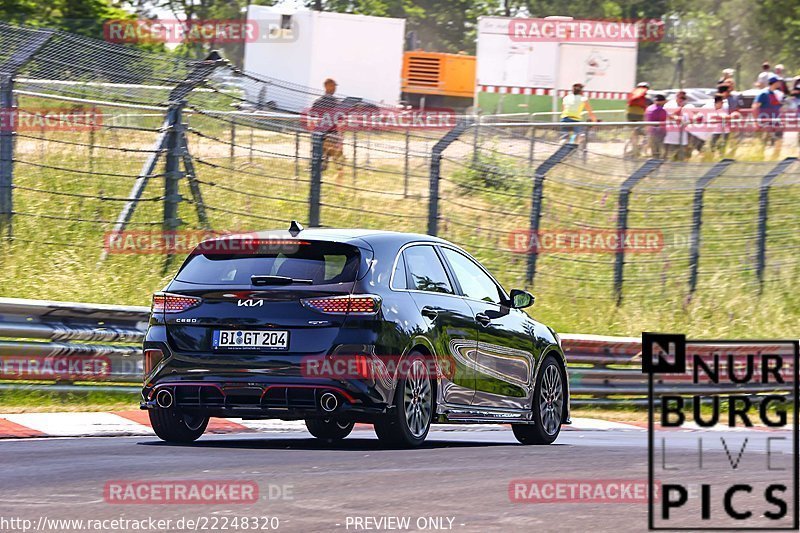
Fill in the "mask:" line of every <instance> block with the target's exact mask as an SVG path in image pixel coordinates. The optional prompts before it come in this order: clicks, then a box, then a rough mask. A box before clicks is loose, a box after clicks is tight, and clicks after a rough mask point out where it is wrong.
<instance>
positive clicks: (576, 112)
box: [561, 63, 800, 160]
mask: <svg viewBox="0 0 800 533" xmlns="http://www.w3.org/2000/svg"><path fill="white" fill-rule="evenodd" d="M734 74H735V72H734V70H733V69H725V70H723V71H722V76H721V77H720V78H719V80H717V86H716V93H715V94H714V95H713V99H711V100H710V101H708V102H707V103H705V104H704V105H702V106H700V107H695V106H692V105H690V104H689V99H688V95H687V93H686V91H683V90H680V91H677V92H676V93H675V94H674V95H673V97H672V98H671V99H669V100H668V99H667V97H666V95H664V94H663V93H659V92H653V91H651V90H650V85H649V84H648V83H647V82H641V83H639V84H638V85H637V86H636V87H635V88H634V89H633V90H632V91H631V92H630V93H629V95H628V99H627V107H626V113H627V121H628V122H642V121H644V122H661V123H663V125H657V126H655V125H651V126H648V127H647V130H646V136H645V129H644V128H643V127H635V128H634V129H633V131H632V133H631V140H630V146H631V147H632V149H631V151H630V155H633V156H638V155H640V154H641V153H642V152H644V151H645V149H648V150H649V152H650V154H651V156H652V157H654V158H659V159H661V158H663V159H669V158H674V159H677V160H685V159H687V158H688V157H689V156H690V155H691V152H692V151H693V150H697V151H703V150H705V149H706V147H707V148H709V149H710V152H711V153H715V152H720V153H722V154H726V153H727V155H732V154H733V153H734V152H735V150H736V145H737V144H738V142H737V141H738V140H739V139H740V138H741V135H742V134H743V132H746V131H756V132H757V133H758V134H759V135H760V136H761V139H762V141H763V143H762V145H761V146H762V149H763V147H766V146H767V145H770V146H773V147H774V148H775V151H776V153H780V150H781V147H782V146H781V145H782V139H783V132H784V130H785V129H787V127H791V124H793V125H794V126H797V125H798V124H799V123H800V120H798V118H799V117H800V77H798V78H795V79H794V80H790V81H789V82H787V80H786V79H785V78H784V76H783V74H784V69H783V65H776V66H775V68H774V69H772V68H771V67H770V65H769V64H768V63H764V64H763V65H762V72H761V73H760V74H759V75H758V78H757V80H756V82H755V84H754V86H755V87H756V88H758V89H760V91H759V92H758V94H757V95H755V97H754V99H753V102H752V105H751V107H750V109H749V110H746V109H744V104H743V99H742V97H741V95H740V94H739V93H736V92H735V90H736V84H735V81H734ZM562 109H563V111H562V115H561V121H562V122H580V121H582V120H583V116H584V114H586V115H588V117H589V119H590V120H592V121H596V120H597V118H596V117H595V115H594V112H593V110H592V107H591V105H590V104H589V101H588V99H587V98H586V97H585V96H584V95H583V85H582V84H580V83H576V84H575V85H573V88H572V93H571V94H568V95H567V96H565V97H564V99H563V100H562ZM787 118H790V119H792V120H793V122H792V123H789V122H787ZM750 126H752V129H748V128H750ZM575 128H576V126H572V127H570V129H571V130H572V131H573V135H574V132H575V131H577V130H576V129H575Z"/></svg>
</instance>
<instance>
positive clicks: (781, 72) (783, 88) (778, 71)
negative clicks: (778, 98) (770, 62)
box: [775, 65, 789, 95]
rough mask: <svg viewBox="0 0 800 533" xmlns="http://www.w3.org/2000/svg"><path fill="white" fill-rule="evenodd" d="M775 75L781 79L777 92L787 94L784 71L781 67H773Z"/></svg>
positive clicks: (787, 88)
mask: <svg viewBox="0 0 800 533" xmlns="http://www.w3.org/2000/svg"><path fill="white" fill-rule="evenodd" d="M775 75H776V76H778V77H779V78H780V79H781V84H780V85H779V86H778V90H779V91H781V92H782V93H783V94H784V95H788V94H789V87H787V85H786V79H785V78H784V75H785V74H784V70H783V65H775Z"/></svg>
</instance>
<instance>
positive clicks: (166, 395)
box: [156, 389, 339, 413]
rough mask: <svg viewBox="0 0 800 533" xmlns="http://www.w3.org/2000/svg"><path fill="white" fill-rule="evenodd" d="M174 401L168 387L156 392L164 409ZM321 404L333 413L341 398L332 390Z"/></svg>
mask: <svg viewBox="0 0 800 533" xmlns="http://www.w3.org/2000/svg"><path fill="white" fill-rule="evenodd" d="M174 402H175V399H174V398H173V396H172V392H170V391H169V390H168V389H161V390H160V391H158V392H157V393H156V405H158V406H159V407H161V408H162V409H169V408H170V407H172V404H173V403H174ZM319 406H320V407H321V408H322V410H323V411H325V412H326V413H332V412H334V411H335V410H336V408H337V407H339V398H337V397H336V395H335V394H333V393H332V392H324V393H322V396H320V398H319Z"/></svg>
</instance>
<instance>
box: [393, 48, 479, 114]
mask: <svg viewBox="0 0 800 533" xmlns="http://www.w3.org/2000/svg"><path fill="white" fill-rule="evenodd" d="M402 92H403V99H404V100H405V101H406V102H407V103H409V104H410V105H411V106H413V107H416V108H424V107H451V108H453V109H465V108H467V107H470V106H471V105H472V104H473V101H474V98H475V56H470V55H466V54H445V53H441V52H425V51H423V50H414V51H411V52H405V54H403V77H402Z"/></svg>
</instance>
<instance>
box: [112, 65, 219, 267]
mask: <svg viewBox="0 0 800 533" xmlns="http://www.w3.org/2000/svg"><path fill="white" fill-rule="evenodd" d="M223 61H224V60H223V59H222V56H221V55H219V53H218V52H216V51H213V52H211V53H210V54H209V55H208V56H207V57H206V59H205V60H203V61H198V62H197V66H195V67H194V69H193V70H192V71H191V72H190V73H189V75H188V76H187V77H186V79H184V80H183V81H181V82H179V83H178V84H177V85H176V86H175V87H174V88H173V89H172V90H171V91H170V93H169V99H168V101H169V103H170V107H169V108H168V110H167V116H166V117H165V119H164V122H163V123H162V125H161V129H160V133H159V135H158V138H157V139H156V142H155V145H154V146H153V150H152V151H151V152H150V155H149V156H148V157H147V160H146V161H145V162H144V165H143V166H142V170H141V171H139V175H138V177H137V178H136V181H135V182H134V184H133V187H132V188H131V192H130V193H128V201H127V202H125V205H124V206H123V207H122V211H120V214H119V215H118V216H117V221H116V222H115V223H114V229H113V230H112V232H111V237H110V238H111V239H112V240H113V239H114V238H116V236H117V235H119V234H120V233H121V232H122V231H124V230H125V228H126V227H127V225H128V222H129V221H130V219H131V217H132V216H133V212H134V210H135V209H136V204H137V203H138V202H139V199H140V198H141V197H142V194H143V193H144V189H145V187H146V186H147V182H148V181H149V180H150V178H151V177H152V175H153V171H154V170H155V168H156V164H157V163H158V158H159V157H160V156H161V152H162V151H164V149H165V148H167V146H168V145H167V143H168V139H169V137H170V132H171V131H173V128H174V125H175V122H173V120H174V117H173V115H172V113H171V110H172V109H173V106H176V105H179V106H180V107H182V106H183V103H184V100H185V99H186V97H187V96H188V95H189V94H190V93H191V92H192V91H193V90H194V89H195V87H197V86H198V85H199V84H201V83H203V82H204V81H205V80H206V78H208V76H209V75H211V73H212V72H213V71H214V69H216V68H217V66H219V64H220V63H221V62H223ZM179 114H180V113H179ZM178 129H179V131H180V129H181V123H180V120H178ZM180 133H181V135H182V134H183V132H180ZM180 142H183V141H180ZM192 174H194V173H192ZM165 211H166V207H165ZM198 214H199V212H198ZM164 216H165V220H166V218H167V216H166V212H165V215H164ZM107 254H108V252H107V250H105V249H104V250H103V253H102V255H101V257H100V259H101V260H103V259H105V258H106V256H107Z"/></svg>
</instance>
